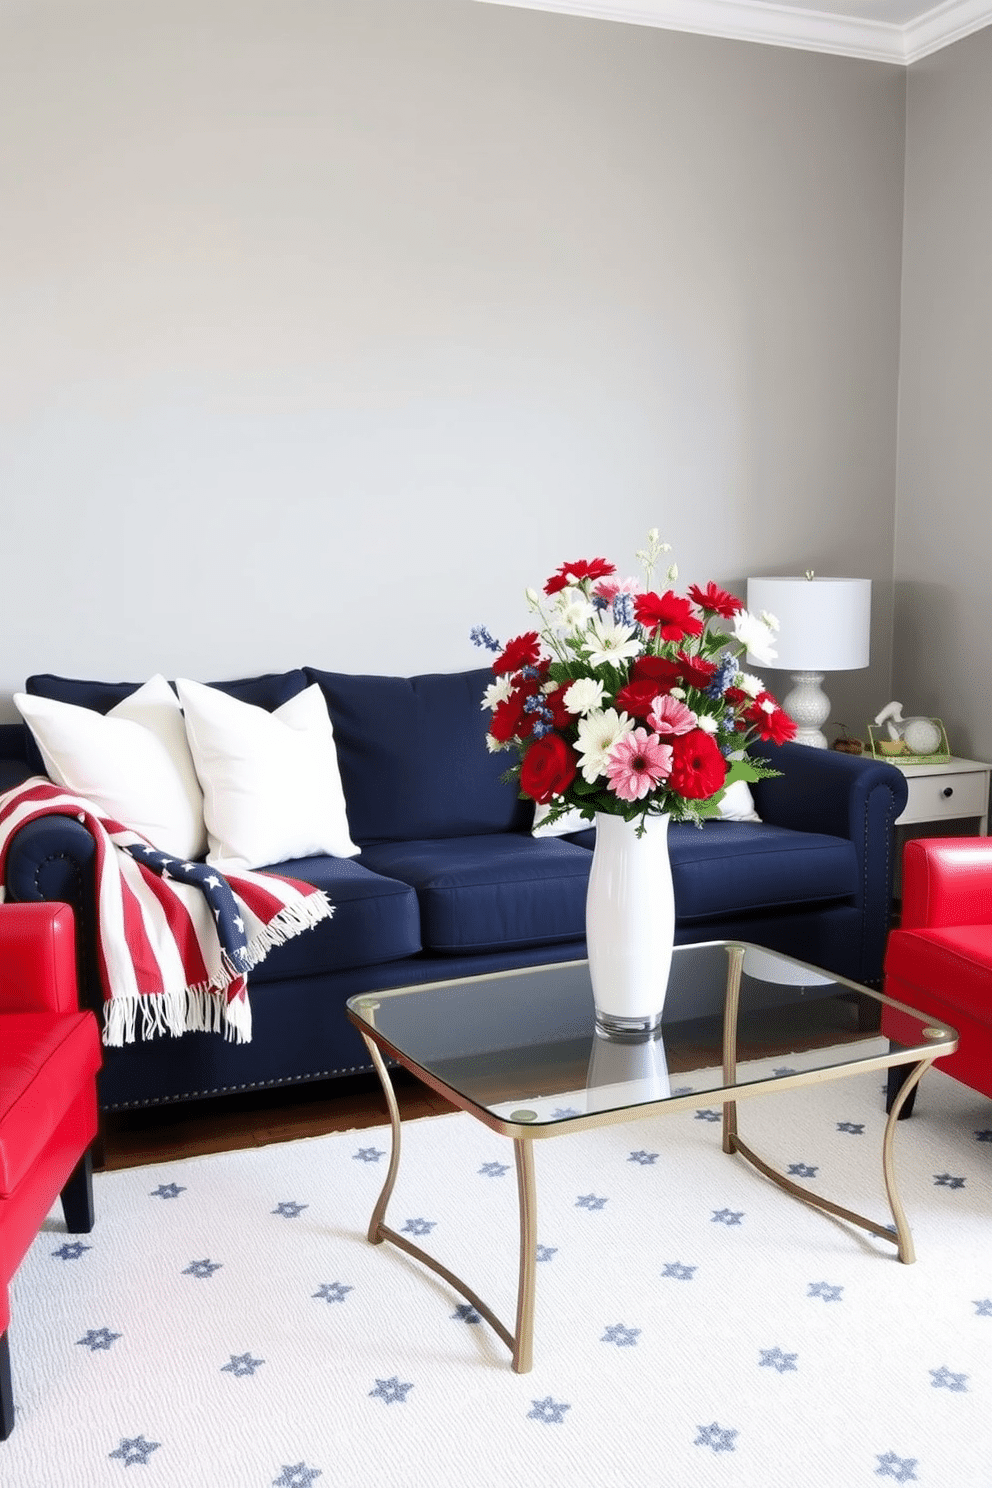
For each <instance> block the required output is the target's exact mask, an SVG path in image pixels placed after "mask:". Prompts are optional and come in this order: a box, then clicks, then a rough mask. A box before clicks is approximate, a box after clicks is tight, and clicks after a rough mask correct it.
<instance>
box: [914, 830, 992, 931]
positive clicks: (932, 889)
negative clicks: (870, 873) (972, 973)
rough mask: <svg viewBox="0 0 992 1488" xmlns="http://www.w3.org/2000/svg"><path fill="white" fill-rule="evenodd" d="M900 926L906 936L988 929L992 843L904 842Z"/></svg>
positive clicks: (989, 840)
mask: <svg viewBox="0 0 992 1488" xmlns="http://www.w3.org/2000/svg"><path fill="white" fill-rule="evenodd" d="M900 925H901V927H902V929H904V930H921V929H925V928H929V929H937V928H944V929H948V928H950V927H951V926H953V925H988V926H990V927H992V837H974V838H969V837H929V838H916V839H914V840H913V841H910V842H907V843H906V846H905V849H904V851H903V860H902V915H901V917H900Z"/></svg>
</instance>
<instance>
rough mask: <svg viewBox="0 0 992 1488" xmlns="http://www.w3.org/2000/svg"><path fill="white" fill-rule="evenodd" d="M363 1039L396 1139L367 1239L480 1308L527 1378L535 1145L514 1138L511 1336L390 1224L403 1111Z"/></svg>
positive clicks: (372, 1047)
mask: <svg viewBox="0 0 992 1488" xmlns="http://www.w3.org/2000/svg"><path fill="white" fill-rule="evenodd" d="M362 1038H363V1039H364V1040H365V1044H366V1046H367V1048H368V1050H369V1053H370V1054H371V1056H372V1063H373V1064H374V1065H375V1068H376V1073H377V1074H378V1076H379V1080H380V1082H381V1084H382V1089H383V1094H384V1095H385V1097H386V1105H387V1106H388V1107H389V1123H390V1128H391V1133H392V1152H391V1153H390V1158H389V1169H388V1171H387V1173H386V1181H385V1182H384V1183H383V1185H382V1192H381V1193H380V1195H379V1198H378V1201H377V1202H376V1206H375V1209H374V1210H373V1213H372V1218H371V1220H370V1222H369V1228H368V1238H369V1240H370V1241H371V1242H372V1244H373V1245H380V1244H381V1243H382V1241H383V1240H388V1241H389V1242H390V1243H391V1244H392V1245H395V1246H396V1247H397V1248H398V1249H399V1250H402V1251H405V1252H406V1254H407V1255H410V1256H413V1257H414V1259H415V1260H418V1261H420V1263H421V1264H422V1265H424V1266H427V1267H428V1269H429V1270H431V1271H433V1272H434V1273H435V1275H437V1276H440V1277H442V1279H443V1280H444V1281H446V1282H447V1283H448V1285H449V1286H451V1287H453V1288H454V1290H455V1291H456V1292H458V1293H459V1295H460V1296H462V1297H464V1298H465V1300H466V1302H469V1303H470V1304H471V1306H472V1307H474V1308H475V1310H476V1312H477V1313H479V1315H480V1316H481V1317H484V1318H485V1320H486V1322H487V1323H488V1324H489V1326H490V1327H491V1328H492V1329H493V1331H494V1333H496V1335H497V1336H498V1337H499V1338H500V1339H502V1341H503V1343H505V1344H506V1347H507V1348H508V1349H509V1350H510V1353H511V1354H512V1356H513V1368H514V1369H515V1370H516V1372H517V1373H518V1374H527V1373H528V1372H529V1370H530V1369H531V1367H532V1365H533V1358H534V1291H535V1270H536V1262H537V1199H536V1187H535V1182H534V1152H533V1146H532V1143H531V1142H530V1141H528V1140H526V1139H524V1138H522V1137H517V1138H515V1139H514V1143H513V1147H514V1158H515V1160H516V1167H517V1198H518V1204H519V1209H520V1268H519V1273H518V1281H517V1317H516V1332H515V1333H511V1332H510V1330H509V1329H508V1328H507V1327H506V1325H505V1324H504V1323H502V1322H500V1320H499V1318H498V1317H497V1316H496V1314H495V1313H494V1312H493V1311H492V1309H491V1308H490V1307H488V1306H487V1305H486V1303H485V1302H483V1301H482V1299H481V1297H479V1296H478V1294H477V1293H476V1292H474V1291H473V1290H472V1288H471V1287H469V1286H466V1284H465V1282H463V1281H462V1280H461V1278H460V1277H458V1276H456V1275H455V1273H454V1272H453V1271H449V1269H448V1267H447V1266H444V1265H442V1264H441V1262H440V1261H438V1260H435V1258H434V1257H433V1256H432V1255H429V1254H428V1252H427V1251H426V1250H424V1249H422V1247H421V1246H419V1245H414V1244H413V1242H412V1241H411V1240H408V1239H407V1238H406V1236H405V1235H401V1234H400V1233H399V1232H398V1231H397V1230H394V1229H391V1228H390V1226H389V1225H387V1224H386V1222H385V1221H386V1209H387V1206H388V1204H389V1200H390V1197H391V1196H392V1192H393V1188H394V1186H395V1183H396V1174H397V1172H398V1171H399V1165H400V1125H401V1123H400V1110H399V1106H398V1105H397V1103H396V1093H395V1091H394V1090H393V1083H392V1081H391V1080H390V1078H389V1070H388V1069H387V1067H386V1061H385V1060H384V1059H383V1057H382V1054H381V1053H380V1051H379V1047H378V1045H377V1044H376V1043H375V1042H374V1040H372V1039H370V1038H369V1037H368V1035H367V1034H365V1033H363V1034H362Z"/></svg>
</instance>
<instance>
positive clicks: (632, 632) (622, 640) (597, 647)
mask: <svg viewBox="0 0 992 1488" xmlns="http://www.w3.org/2000/svg"><path fill="white" fill-rule="evenodd" d="M584 645H586V646H589V647H590V648H591V649H590V651H589V665H590V666H593V667H598V666H610V665H612V664H613V663H614V662H617V661H628V660H630V659H631V658H632V657H634V656H640V654H641V652H642V651H643V649H644V648H643V646H642V644H641V642H640V640H638V639H637V626H636V625H617V623H616V621H615V620H614V619H613V616H612V615H609V614H603V615H597V616H596V617H595V619H594V620H593V622H592V624H591V625H590V626H589V629H588V632H587V635H586V639H585V642H584Z"/></svg>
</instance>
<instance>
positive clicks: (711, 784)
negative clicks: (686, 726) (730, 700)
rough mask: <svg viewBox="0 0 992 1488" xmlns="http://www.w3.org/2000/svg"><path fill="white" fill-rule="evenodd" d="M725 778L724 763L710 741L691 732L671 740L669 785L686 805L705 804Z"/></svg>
mask: <svg viewBox="0 0 992 1488" xmlns="http://www.w3.org/2000/svg"><path fill="white" fill-rule="evenodd" d="M726 778H727V761H726V760H725V759H724V757H723V755H722V754H721V753H720V751H719V749H718V748H717V746H716V744H715V742H714V741H713V739H712V737H711V736H710V735H709V734H707V733H706V732H705V731H704V730H703V729H693V730H692V731H691V732H690V733H688V734H681V735H678V736H676V737H675V738H673V739H672V773H671V775H670V776H669V777H668V783H669V785H671V786H673V787H674V789H675V790H677V791H678V793H679V795H680V796H685V797H686V799H687V800H689V801H705V800H707V799H708V797H710V796H713V795H715V794H716V792H717V791H718V790H719V789H720V787H721V786H722V785H723V782H724V780H725V779H726Z"/></svg>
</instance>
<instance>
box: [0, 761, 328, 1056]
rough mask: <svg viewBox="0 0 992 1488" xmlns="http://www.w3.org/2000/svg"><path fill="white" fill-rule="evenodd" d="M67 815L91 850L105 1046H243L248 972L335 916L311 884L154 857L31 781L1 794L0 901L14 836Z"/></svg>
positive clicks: (126, 832)
mask: <svg viewBox="0 0 992 1488" xmlns="http://www.w3.org/2000/svg"><path fill="white" fill-rule="evenodd" d="M52 813H56V814H58V815H62V816H73V817H75V818H76V819H77V820H78V821H80V822H82V824H83V826H84V827H85V828H86V829H87V831H88V832H89V833H90V834H91V835H92V837H93V840H94V843H95V846H96V899H97V904H96V911H97V913H96V919H97V947H98V955H99V967H100V975H101V980H102V983H103V995H104V1027H103V1041H104V1043H105V1044H109V1045H121V1044H125V1043H132V1042H133V1041H134V1039H135V1037H136V1034H137V1031H138V1029H139V1028H140V1032H141V1036H142V1037H143V1038H151V1037H153V1036H155V1035H156V1034H164V1033H170V1034H173V1035H179V1034H182V1033H186V1032H188V1031H193V1030H200V1031H206V1032H213V1033H223V1034H224V1035H225V1037H227V1038H229V1039H232V1040H234V1041H235V1042H237V1043H247V1042H248V1041H249V1040H250V1039H251V1007H250V1004H249V1001H248V973H249V971H250V970H251V969H252V967H253V966H257V965H258V963H259V962H260V961H262V960H264V958H265V956H266V955H267V953H268V952H269V950H271V948H272V947H273V946H276V945H281V944H282V943H283V942H284V941H287V940H291V939H292V938H293V937H294V936H296V935H300V934H301V933H302V932H303V931H304V930H308V929H310V928H311V927H312V926H313V925H316V924H318V923H319V922H320V921H321V920H324V919H327V918H328V917H329V916H330V915H331V914H333V908H332V906H331V904H330V903H329V902H328V900H327V898H326V896H325V895H324V894H323V893H321V892H320V890H318V889H315V888H314V887H313V886H312V885H311V884H306V883H300V882H298V881H297V880H295V879H291V878H284V877H282V876H280V875H277V874H274V873H257V872H254V871H249V870H245V871H243V872H238V873H237V874H229V875H226V876H222V875H221V874H219V873H218V872H217V871H216V870H215V869H213V868H208V867H207V866H206V864H204V863H198V862H184V861H183V860H182V859H181V858H172V857H169V856H168V855H167V854H166V853H161V852H158V851H156V849H155V848H153V847H151V846H150V845H149V843H148V842H147V840H146V839H145V838H144V837H141V836H140V835H139V834H138V833H137V832H134V831H132V830H131V829H130V828H128V827H126V826H124V825H123V824H122V823H121V822H117V821H112V820H111V819H110V818H109V817H107V816H105V815H104V814H103V813H102V812H101V811H100V810H99V808H98V807H96V806H94V805H93V803H92V802H90V801H85V800H83V799H82V798H81V797H79V796H75V795H72V794H70V793H69V792H67V791H64V790H63V789H62V788H61V787H60V786H57V785H53V784H52V782H51V781H50V780H47V779H45V778H43V777H41V776H38V777H34V778H32V779H30V780H27V781H25V782H24V783H23V784H22V785H19V786H15V788H14V789H13V790H10V791H7V792H6V793H5V794H3V795H0V901H2V900H3V897H4V889H3V885H4V883H5V881H6V861H7V851H8V848H9V846H10V843H11V841H12V839H13V836H14V834H15V832H17V831H18V830H19V828H20V827H22V826H24V825H25V823H26V822H29V821H31V820H33V819H34V818H35V817H37V816H44V815H50V814H52Z"/></svg>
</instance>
